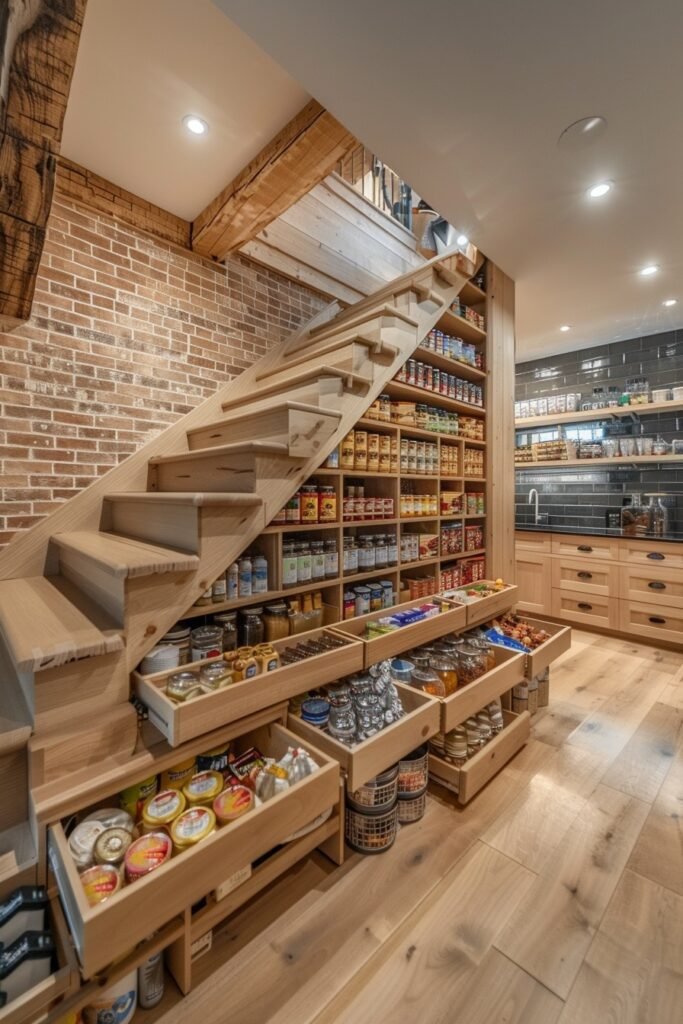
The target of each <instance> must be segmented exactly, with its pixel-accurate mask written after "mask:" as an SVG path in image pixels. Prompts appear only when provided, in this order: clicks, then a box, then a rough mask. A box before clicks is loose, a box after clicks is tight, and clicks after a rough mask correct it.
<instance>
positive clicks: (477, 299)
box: [460, 281, 486, 306]
mask: <svg viewBox="0 0 683 1024" xmlns="http://www.w3.org/2000/svg"><path fill="white" fill-rule="evenodd" d="M460 298H461V299H462V301H463V302H464V303H465V305H466V306H478V305H480V304H481V303H482V302H486V292H485V291H484V290H483V288H479V286H478V285H476V284H475V283H474V281H468V282H467V284H466V285H465V287H464V288H463V289H462V291H461V292H460Z"/></svg>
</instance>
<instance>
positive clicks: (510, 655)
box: [441, 647, 526, 732]
mask: <svg viewBox="0 0 683 1024" xmlns="http://www.w3.org/2000/svg"><path fill="white" fill-rule="evenodd" d="M494 653H495V656H496V667H495V668H492V669H490V670H489V671H488V672H486V673H485V674H484V675H483V676H479V678H478V679H475V680H474V682H473V683H468V684H467V685H465V686H463V687H462V688H461V689H458V690H456V691H455V693H452V694H451V695H450V697H444V698H443V699H442V701H441V732H449V731H450V730H451V729H455V727H456V725H460V724H461V723H462V722H464V721H465V720H466V719H467V718H469V716H470V715H473V714H476V712H477V711H481V709H482V708H484V707H486V705H487V704H489V703H490V702H491V701H492V700H494V699H495V698H496V697H500V695H501V693H505V691H506V690H511V689H512V687H513V686H516V685H517V683H519V682H520V681H521V680H522V679H523V678H524V662H525V659H526V655H525V654H519V653H517V652H516V651H509V650H507V648H505V647H494Z"/></svg>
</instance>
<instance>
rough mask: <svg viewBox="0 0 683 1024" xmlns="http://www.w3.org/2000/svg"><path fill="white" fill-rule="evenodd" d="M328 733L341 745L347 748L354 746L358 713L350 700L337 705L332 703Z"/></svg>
mask: <svg viewBox="0 0 683 1024" xmlns="http://www.w3.org/2000/svg"><path fill="white" fill-rule="evenodd" d="M327 731H328V733H329V734H330V736H332V737H333V738H334V739H336V740H338V741H339V743H343V744H344V745H345V746H347V747H351V746H353V744H354V743H355V741H356V713H355V711H354V710H353V705H352V704H351V701H350V700H348V699H347V700H346V701H345V702H344V703H337V704H333V703H332V702H330V716H329V718H328V720H327Z"/></svg>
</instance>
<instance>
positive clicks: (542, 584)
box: [515, 531, 683, 645]
mask: <svg viewBox="0 0 683 1024" xmlns="http://www.w3.org/2000/svg"><path fill="white" fill-rule="evenodd" d="M515 540H516V543H515V549H516V565H517V585H518V587H519V593H520V601H519V603H518V606H517V607H518V609H519V610H520V611H522V612H535V613H540V614H546V615H552V616H554V617H556V618H558V619H565V620H567V621H569V622H576V623H578V624H581V625H583V626H588V627H589V628H594V629H601V630H608V631H610V632H620V633H627V634H629V636H636V637H642V638H643V639H649V640H655V641H658V642H660V643H663V644H666V645H671V644H677V643H680V642H681V641H682V640H683V544H678V543H676V542H673V541H669V542H666V541H657V540H639V539H631V538H625V537H620V538H611V537H593V536H581V535H579V534H577V535H571V536H570V535H566V534H550V533H547V534H544V533H542V532H540V531H538V532H536V531H528V532H527V531H518V532H517V534H516V538H515ZM548 549H550V550H548Z"/></svg>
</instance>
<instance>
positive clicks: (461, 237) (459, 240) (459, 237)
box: [456, 235, 469, 245]
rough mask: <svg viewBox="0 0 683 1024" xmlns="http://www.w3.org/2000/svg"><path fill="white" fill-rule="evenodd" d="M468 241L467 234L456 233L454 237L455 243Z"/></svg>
mask: <svg viewBox="0 0 683 1024" xmlns="http://www.w3.org/2000/svg"><path fill="white" fill-rule="evenodd" d="M468 242H469V238H468V237H467V235H458V237H457V238H456V245H467V243H468Z"/></svg>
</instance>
